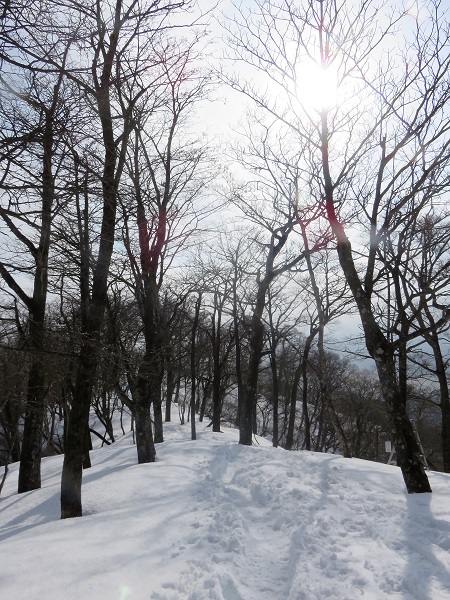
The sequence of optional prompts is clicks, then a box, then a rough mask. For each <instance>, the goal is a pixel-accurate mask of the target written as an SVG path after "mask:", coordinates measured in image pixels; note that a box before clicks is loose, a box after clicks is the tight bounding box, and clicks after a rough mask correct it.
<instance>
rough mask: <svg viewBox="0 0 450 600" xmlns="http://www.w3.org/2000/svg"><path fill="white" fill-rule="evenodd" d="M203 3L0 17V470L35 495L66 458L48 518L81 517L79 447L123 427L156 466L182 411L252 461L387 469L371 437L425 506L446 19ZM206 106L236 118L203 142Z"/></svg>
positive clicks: (443, 163) (437, 459)
mask: <svg viewBox="0 0 450 600" xmlns="http://www.w3.org/2000/svg"><path fill="white" fill-rule="evenodd" d="M206 4H208V3H205V2H202V1H199V2H198V5H197V4H193V3H190V2H185V1H184V0H180V1H172V2H171V1H170V0H166V1H164V0H149V1H145V0H144V1H137V0H107V1H101V2H100V0H93V1H92V2H79V1H77V0H65V1H64V2H62V1H61V0H40V1H34V0H31V1H27V2H23V1H22V0H10V1H9V2H7V3H4V4H3V9H2V14H1V15H0V123H1V129H0V236H1V241H0V244H1V246H0V248H1V249H0V308H1V313H0V327H1V329H0V336H1V337H0V390H1V393H0V465H4V473H5V476H6V474H7V466H8V464H10V463H11V462H16V461H20V471H19V487H18V492H19V493H21V492H25V491H29V490H33V489H36V488H39V487H40V485H41V476H40V466H41V458H42V456H44V455H50V454H56V453H64V464H63V469H62V479H61V517H62V518H67V517H77V516H81V515H82V493H81V490H82V474H83V469H88V468H89V466H90V457H89V450H90V447H91V435H94V436H96V437H97V438H99V437H100V438H101V439H102V443H104V444H112V443H114V441H115V437H114V435H115V434H114V428H113V421H114V422H118V420H119V419H120V422H121V423H124V422H126V423H129V422H130V419H131V423H132V426H133V431H134V439H135V443H136V450H137V461H138V462H139V463H147V462H150V463H151V462H154V461H155V459H156V456H157V448H158V446H157V444H158V443H162V442H163V441H164V421H166V422H167V421H170V420H171V419H172V420H173V419H180V420H181V422H182V423H187V422H189V423H190V427H191V429H190V432H189V434H188V435H191V436H192V439H195V436H196V432H195V419H194V416H193V413H194V412H195V413H197V414H198V415H199V417H198V418H200V420H205V419H209V420H210V421H211V427H212V429H213V431H216V432H219V431H220V430H221V428H223V427H226V426H237V427H238V428H239V440H240V443H241V444H245V445H251V444H252V443H253V442H254V439H255V438H254V435H255V434H258V435H263V436H270V439H272V441H273V445H274V446H282V447H284V448H286V449H288V450H302V449H306V450H313V451H317V452H336V453H340V454H343V455H344V456H347V457H359V458H364V459H368V460H375V461H386V459H387V456H386V453H385V446H384V442H385V441H391V442H392V443H393V445H394V447H395V450H396V460H397V464H398V465H399V466H400V468H401V470H402V473H403V477H404V481H405V485H406V488H407V491H408V492H409V493H421V492H430V491H431V488H430V486H429V483H428V478H427V473H426V467H427V466H428V467H429V468H432V469H436V470H443V471H445V472H450V397H449V384H448V377H447V371H448V368H449V358H450V355H449V340H448V327H449V325H448V323H449V320H450V303H449V301H448V298H449V294H450V254H449V247H450V244H449V241H450V220H449V209H448V204H449V203H448V199H449V186H450V108H449V107H450V75H449V73H450V68H449V67H450V51H449V47H450V25H449V20H448V14H446V13H445V6H444V4H443V3H441V2H439V0H427V1H426V2H425V3H421V6H420V10H419V6H416V4H415V3H412V5H411V6H412V8H414V7H415V8H414V10H413V9H412V8H409V9H408V10H405V9H404V7H403V3H401V2H395V1H394V2H392V3H387V2H376V1H375V0H360V1H358V2H352V3H348V2H346V1H345V0H340V1H339V2H335V1H330V0H298V1H293V0H252V2H244V3H242V4H240V3H239V4H236V6H234V5H233V4H230V5H228V4H227V7H226V9H224V10H223V11H222V12H220V8H221V7H220V5H219V6H218V7H215V8H211V6H209V5H208V6H206ZM223 97H227V98H229V100H227V102H229V103H230V106H236V105H242V106H244V105H245V107H246V109H245V110H242V114H240V115H239V114H233V115H229V114H228V115H227V118H228V119H229V123H228V122H227V124H226V129H227V131H226V134H225V135H219V134H216V133H215V129H214V125H213V123H214V119H215V111H216V110H217V114H218V115H222V116H223V112H222V113H221V112H220V111H221V110H222V111H223V106H224V104H223V102H224V101H223ZM220 106H221V107H222V108H221V109H220ZM217 118H219V117H217ZM206 123H208V126H206V125H205V124H206ZM221 125H222V130H223V123H222V124H221ZM218 130H219V129H218ZM218 130H217V131H218ZM363 359H364V360H363ZM93 419H95V420H96V421H97V422H99V423H100V424H101V431H102V433H99V429H98V428H97V429H96V431H93V430H92V427H91V424H92V420H93ZM127 426H128V425H127ZM417 432H418V433H419V436H420V440H421V444H420V443H419V442H418V437H417ZM421 446H422V447H421ZM422 452H423V454H424V455H425V456H423V454H422ZM424 459H425V460H424ZM0 479H1V477H0ZM0 491H1V487H0Z"/></svg>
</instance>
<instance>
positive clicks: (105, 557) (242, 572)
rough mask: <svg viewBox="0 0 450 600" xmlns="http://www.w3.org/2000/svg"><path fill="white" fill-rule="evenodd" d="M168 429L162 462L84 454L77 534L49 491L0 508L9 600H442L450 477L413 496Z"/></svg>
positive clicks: (379, 474)
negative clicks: (88, 458) (86, 464)
mask: <svg viewBox="0 0 450 600" xmlns="http://www.w3.org/2000/svg"><path fill="white" fill-rule="evenodd" d="M198 429H199V439H198V440H196V441H190V440H189V427H188V426H184V427H182V426H179V425H169V426H168V427H167V428H166V434H165V435H166V440H167V441H166V442H164V443H163V444H161V445H158V462H157V463H155V464H149V465H137V464H136V449H135V447H134V446H132V445H131V440H130V438H129V436H127V437H125V438H122V440H120V441H119V442H118V443H115V444H113V445H112V446H110V447H108V448H101V449H98V450H95V451H94V452H93V453H92V463H93V467H92V468H91V469H89V470H88V471H86V472H85V473H84V481H83V505H84V513H85V516H84V517H83V518H81V519H71V520H67V521H60V520H59V478H60V471H61V463H62V458H61V457H54V458H49V459H45V460H44V461H43V488H42V489H41V490H37V491H35V492H29V493H27V494H22V495H20V496H17V495H16V493H15V489H16V485H17V466H16V465H15V466H13V467H12V469H11V476H9V477H8V479H7V482H6V484H5V488H4V494H3V496H2V497H0V565H1V568H0V598H1V599H2V600H34V599H36V600H37V599H39V600H40V599H41V598H43V597H45V598H46V600H61V598H64V600H80V599H83V600H105V599H108V600H131V599H133V600H324V599H328V598H329V599H334V600H356V599H358V598H363V599H364V600H383V599H392V598H393V599H397V598H398V599H402V600H414V599H416V600H450V552H449V551H450V477H449V476H448V475H444V474H438V473H431V474H430V476H431V483H432V487H433V490H434V493H433V494H432V495H430V494H421V495H416V496H408V495H407V494H406V492H405V490H404V485H403V480H402V477H401V473H400V470H399V469H398V468H395V467H392V466H386V465H380V464H374V463H369V462H366V461H362V460H356V459H344V458H342V457H340V456H333V455H324V454H316V453H312V452H286V451H284V450H281V449H273V448H271V447H270V444H269V443H268V442H267V441H265V440H260V445H259V446H258V445H255V446H253V447H245V446H239V445H238V444H237V443H236V441H237V432H236V431H235V430H231V429H225V430H224V432H223V433H213V432H211V431H210V430H209V429H206V428H205V426H204V425H201V424H199V427H198Z"/></svg>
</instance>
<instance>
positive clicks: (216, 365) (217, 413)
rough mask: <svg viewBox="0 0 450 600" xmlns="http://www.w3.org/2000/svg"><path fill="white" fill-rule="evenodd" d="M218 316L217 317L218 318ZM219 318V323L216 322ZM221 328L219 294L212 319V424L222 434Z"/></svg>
mask: <svg viewBox="0 0 450 600" xmlns="http://www.w3.org/2000/svg"><path fill="white" fill-rule="evenodd" d="M216 316H217V317H216ZM216 318H217V321H216ZM221 326H222V307H221V306H220V300H219V299H218V295H217V293H216V294H214V314H213V317H212V331H211V341H212V355H213V383H212V409H213V414H212V423H213V431H215V432H220V417H221V413H222V394H221V386H220V379H221V376H222V369H221V364H220V344H221Z"/></svg>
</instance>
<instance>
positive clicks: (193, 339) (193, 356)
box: [190, 292, 202, 440]
mask: <svg viewBox="0 0 450 600" xmlns="http://www.w3.org/2000/svg"><path fill="white" fill-rule="evenodd" d="M201 304H202V293H201V292H199V294H198V298H197V302H196V303H195V313H194V322H193V323H192V333H191V403H190V405H191V439H192V440H195V439H197V431H196V429H195V390H196V375H197V373H196V368H195V367H196V341H197V329H198V324H199V320H200V307H201Z"/></svg>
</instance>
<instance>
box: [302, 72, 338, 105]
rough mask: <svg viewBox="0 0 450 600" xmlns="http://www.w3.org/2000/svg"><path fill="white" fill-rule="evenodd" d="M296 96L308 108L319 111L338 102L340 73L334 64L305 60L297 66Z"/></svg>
mask: <svg viewBox="0 0 450 600" xmlns="http://www.w3.org/2000/svg"><path fill="white" fill-rule="evenodd" d="M296 96H297V99H298V101H299V102H300V104H301V105H302V106H303V107H304V108H305V109H308V110H311V109H312V110H316V111H318V112H320V111H322V110H324V109H330V108H333V107H334V106H336V105H337V104H338V74H337V71H336V69H335V68H334V67H333V65H326V66H321V65H319V64H317V63H315V62H303V63H300V64H299V65H298V66H297V68H296Z"/></svg>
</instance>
